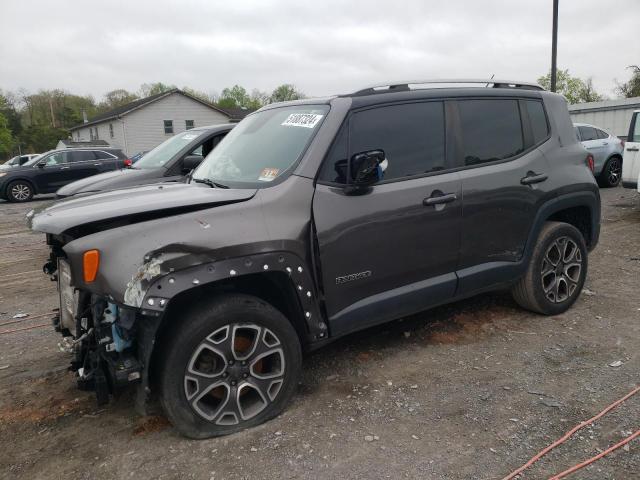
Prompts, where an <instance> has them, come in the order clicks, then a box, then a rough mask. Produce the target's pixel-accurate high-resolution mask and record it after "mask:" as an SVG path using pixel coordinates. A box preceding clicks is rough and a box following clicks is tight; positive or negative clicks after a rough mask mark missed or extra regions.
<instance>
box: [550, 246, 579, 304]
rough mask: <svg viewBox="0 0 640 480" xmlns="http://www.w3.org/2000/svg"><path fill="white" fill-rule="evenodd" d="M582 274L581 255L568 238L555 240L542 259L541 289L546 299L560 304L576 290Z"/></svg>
mask: <svg viewBox="0 0 640 480" xmlns="http://www.w3.org/2000/svg"><path fill="white" fill-rule="evenodd" d="M581 273H582V253H581V251H580V248H579V247H578V245H577V244H576V243H575V242H574V241H573V240H571V239H570V238H569V237H566V236H563V237H560V238H557V239H556V240H555V241H554V242H553V243H552V244H551V245H550V246H549V248H547V252H546V253H545V256H544V258H543V259H542V269H541V280H542V289H543V291H544V294H545V296H546V297H547V299H548V300H549V301H551V302H553V303H562V302H564V301H566V300H567V299H568V298H570V297H571V296H572V295H573V294H574V293H575V292H576V289H577V288H578V285H579V283H580V275H581Z"/></svg>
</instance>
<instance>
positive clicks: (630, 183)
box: [622, 182, 638, 190]
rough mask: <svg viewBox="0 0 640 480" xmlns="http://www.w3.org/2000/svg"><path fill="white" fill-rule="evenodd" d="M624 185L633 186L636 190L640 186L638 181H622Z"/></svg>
mask: <svg viewBox="0 0 640 480" xmlns="http://www.w3.org/2000/svg"><path fill="white" fill-rule="evenodd" d="M622 186H623V187H624V188H633V189H634V190H636V189H637V188H638V182H622Z"/></svg>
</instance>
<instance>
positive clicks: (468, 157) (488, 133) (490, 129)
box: [458, 99, 524, 165]
mask: <svg viewBox="0 0 640 480" xmlns="http://www.w3.org/2000/svg"><path fill="white" fill-rule="evenodd" d="M458 111H459V115H460V126H461V135H462V148H463V152H464V162H465V165H477V164H482V163H487V162H494V161H497V160H506V159H508V158H511V157H514V156H516V155H518V154H520V153H522V152H523V151H524V137H523V133H522V123H521V121H520V109H519V107H518V101H517V100H510V99H482V100H461V101H459V102H458Z"/></svg>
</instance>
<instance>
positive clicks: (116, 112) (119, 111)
mask: <svg viewBox="0 0 640 480" xmlns="http://www.w3.org/2000/svg"><path fill="white" fill-rule="evenodd" d="M174 93H178V94H180V95H183V96H185V97H187V98H190V99H191V100H194V101H196V102H198V103H201V104H203V105H205V106H207V107H209V108H211V109H212V110H216V111H217V112H220V113H222V114H224V115H226V116H228V117H229V119H230V121H232V122H233V121H236V122H237V121H239V120H241V119H242V118H244V115H243V116H242V117H239V118H238V119H236V117H235V116H236V115H237V114H238V113H237V112H235V110H240V109H223V108H219V107H216V106H215V105H212V104H210V103H209V102H206V101H205V100H202V99H201V98H198V97H194V96H193V95H190V94H188V93H186V92H183V91H182V90H180V89H178V88H173V89H171V90H167V91H166V92H162V93H158V94H156V95H151V96H150V97H145V98H141V99H139V100H135V101H133V102H130V103H127V104H126V105H122V106H120V107H118V108H114V109H113V110H109V111H108V112H104V113H101V114H99V115H96V116H95V117H93V118H91V120H89V121H88V122H86V123H81V124H79V125H75V126H73V127H71V128H70V129H69V130H71V131H73V130H77V129H79V128H84V127H89V126H91V125H95V124H98V123H102V122H105V121H107V120H112V119H114V118H120V117H122V116H123V115H126V114H128V113H129V112H131V111H133V110H137V109H139V108H141V107H144V106H145V105H148V104H150V103H153V102H155V101H157V100H160V99H161V98H165V97H168V96H169V95H173V94H174ZM250 112H251V111H250V110H247V113H250ZM245 115H246V114H245Z"/></svg>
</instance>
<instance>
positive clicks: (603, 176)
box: [573, 123, 624, 187]
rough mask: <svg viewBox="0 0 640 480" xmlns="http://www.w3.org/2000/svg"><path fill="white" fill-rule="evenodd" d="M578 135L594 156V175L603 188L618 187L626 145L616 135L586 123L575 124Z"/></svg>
mask: <svg viewBox="0 0 640 480" xmlns="http://www.w3.org/2000/svg"><path fill="white" fill-rule="evenodd" d="M573 126H574V127H575V129H576V135H577V136H578V140H580V141H581V142H582V145H584V147H585V148H586V149H587V150H589V153H591V155H593V161H594V162H593V163H594V166H593V174H594V175H595V176H596V178H597V179H598V183H599V184H600V186H601V187H617V186H618V184H619V183H620V179H621V178H622V151H623V150H624V143H623V141H622V140H620V139H619V138H618V137H616V136H615V135H611V134H610V133H608V132H606V131H604V130H603V129H602V128H599V127H595V126H593V125H589V124H586V123H574V124H573Z"/></svg>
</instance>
